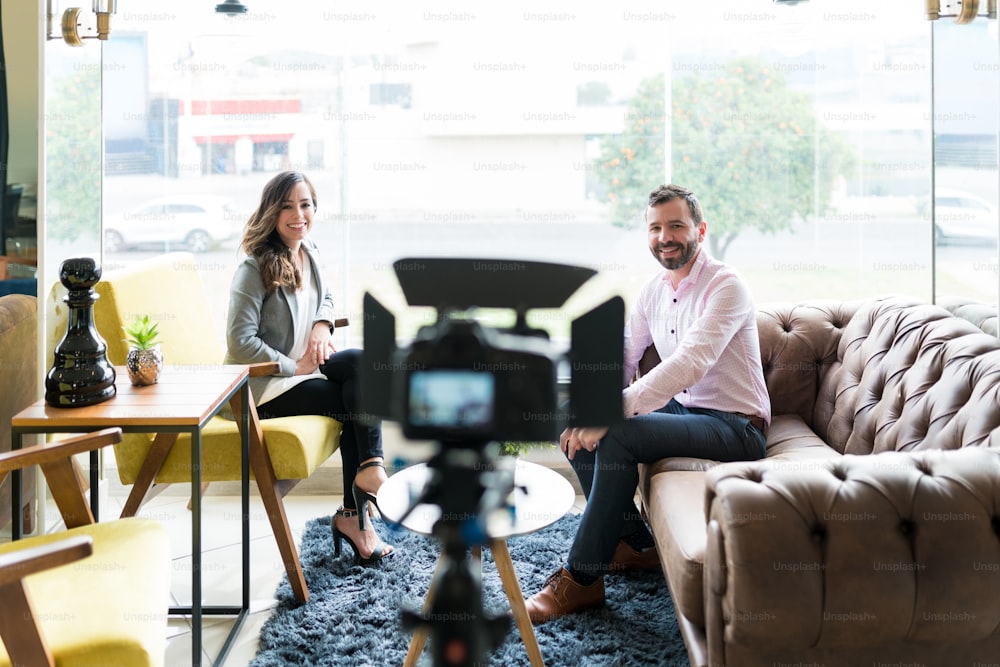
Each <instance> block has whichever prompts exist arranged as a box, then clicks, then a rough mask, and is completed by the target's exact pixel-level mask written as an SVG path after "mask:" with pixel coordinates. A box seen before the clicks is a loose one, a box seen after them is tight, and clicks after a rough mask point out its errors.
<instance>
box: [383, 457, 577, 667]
mask: <svg viewBox="0 0 1000 667" xmlns="http://www.w3.org/2000/svg"><path fill="white" fill-rule="evenodd" d="M428 474H429V470H428V468H427V464H425V463H420V464H417V465H413V466H409V467H407V468H403V469H402V470H400V471H399V472H396V473H394V474H393V475H392V476H391V477H389V479H388V480H387V481H386V482H385V483H384V484H383V485H382V487H381V488H379V491H378V505H379V510H380V511H381V512H382V516H383V518H385V519H386V520H387V521H392V522H395V523H398V522H399V520H400V519H402V520H403V521H402V525H403V526H404V527H406V528H407V529H409V530H412V531H413V532H415V533H419V534H421V535H430V534H431V533H432V530H433V528H434V524H435V523H436V522H437V520H438V519H439V518H440V517H441V508H440V507H438V506H436V505H429V504H420V505H417V506H416V507H414V508H413V509H412V510H411V511H410V513H409V514H406V512H407V510H409V509H410V505H411V504H412V503H413V502H414V499H415V498H417V497H419V495H420V492H421V491H422V490H423V488H424V486H425V485H426V483H427V480H428ZM575 499H576V493H575V492H574V490H573V486H572V485H571V484H570V483H569V482H568V481H567V480H566V479H565V478H564V477H563V476H562V475H560V474H559V473H557V472H555V471H554V470H551V469H549V468H546V467H545V466H542V465H538V464H537V463H531V462H529V461H522V460H521V459H517V462H516V464H515V469H514V493H513V496H512V501H513V502H512V504H513V511H512V512H510V513H507V512H501V513H498V516H496V517H491V518H490V519H489V521H488V532H489V535H490V543H489V548H490V550H491V551H492V552H493V560H494V562H495V563H496V567H497V573H498V574H499V575H500V581H501V582H503V588H504V592H505V593H506V594H507V600H508V601H509V602H510V609H511V613H512V614H513V616H514V622H515V623H516V624H517V629H518V630H519V631H520V633H521V639H522V641H523V642H524V646H525V649H526V650H527V653H528V659H529V660H530V661H531V664H532V665H533V666H534V667H542V665H544V663H543V661H542V652H541V650H540V649H539V648H538V641H537V639H536V638H535V630H534V628H533V627H532V625H531V620H530V619H529V618H528V612H527V610H526V609H525V607H524V596H523V595H522V594H521V586H520V584H519V583H518V581H517V575H516V574H515V572H514V563H513V562H512V561H511V559H510V551H508V550H507V538H508V537H511V536H513V535H527V534H529V533H533V532H535V531H538V530H541V529H542V528H545V527H546V526H548V525H551V524H552V523H555V522H556V521H557V520H558V519H560V518H561V517H562V516H563V515H564V514H566V512H568V511H569V509H570V508H571V507H572V506H573V502H574V501H575ZM404 515H406V516H405V517H404ZM438 565H439V566H440V561H438ZM435 574H436V573H435ZM433 583H434V580H433V579H432V580H431V588H430V590H429V591H427V598H426V599H425V600H424V613H425V614H426V613H428V612H429V611H430V608H431V602H432V600H433V597H434V586H433ZM427 635H428V633H427V630H426V629H418V630H417V631H415V632H414V633H413V639H412V640H411V642H410V648H409V652H408V653H407V655H406V660H405V661H404V662H403V664H404V665H407V666H410V665H416V664H417V659H418V658H419V657H420V653H421V651H423V648H424V643H425V642H426V641H427Z"/></svg>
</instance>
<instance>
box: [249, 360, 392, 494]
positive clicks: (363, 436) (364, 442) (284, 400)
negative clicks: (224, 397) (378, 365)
mask: <svg viewBox="0 0 1000 667" xmlns="http://www.w3.org/2000/svg"><path fill="white" fill-rule="evenodd" d="M360 364H361V350H358V349H351V350H342V351H340V352H337V353H335V354H332V355H330V358H329V359H327V360H326V363H324V364H323V365H322V366H320V371H322V373H323V375H325V376H326V379H325V380H321V379H319V378H316V379H314V380H306V381H305V382H302V383H299V384H297V385H295V386H294V387H292V388H291V389H289V390H288V391H286V392H285V393H283V394H281V395H280V396H277V397H275V398H274V399H272V400H270V401H268V402H266V403H262V404H261V405H258V406H257V414H258V415H260V417H261V419H267V418H270V417H293V416H296V415H323V416H325V417H333V418H334V419H336V420H337V421H339V422H342V423H343V424H344V430H343V432H342V433H341V434H340V457H341V460H342V461H343V465H344V507H347V508H351V509H353V508H354V506H355V502H354V496H353V494H352V493H351V489H352V487H353V486H354V476H355V474H357V472H358V466H359V465H360V464H361V462H362V461H366V460H368V459H370V458H372V457H375V456H382V426H381V424H380V423H374V424H363V423H361V422H359V421H358V368H359V367H360Z"/></svg>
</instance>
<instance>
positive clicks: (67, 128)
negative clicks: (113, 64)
mask: <svg viewBox="0 0 1000 667" xmlns="http://www.w3.org/2000/svg"><path fill="white" fill-rule="evenodd" d="M46 99H47V102H46V104H47V108H46V112H45V165H46V169H45V171H46V187H45V199H46V212H47V214H46V218H47V221H46V224H47V232H46V234H47V235H48V236H50V237H51V238H54V239H57V240H60V241H75V240H77V239H78V238H80V237H81V236H82V237H84V238H94V239H96V238H99V235H100V228H101V149H102V146H101V75H100V69H99V68H81V69H80V70H78V71H76V72H74V73H72V74H70V75H67V76H66V77H63V78H60V79H58V80H56V81H55V82H54V84H53V89H52V91H51V94H48V95H46Z"/></svg>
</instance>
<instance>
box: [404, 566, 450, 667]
mask: <svg viewBox="0 0 1000 667" xmlns="http://www.w3.org/2000/svg"><path fill="white" fill-rule="evenodd" d="M443 563H444V554H441V556H440V557H439V558H438V562H437V565H435V566H434V574H433V575H432V576H431V584H430V587H429V588H428V589H427V597H425V598H424V608H423V615H424V617H426V616H427V615H428V614H430V613H431V608H432V606H433V604H434V592H435V589H436V588H437V582H438V577H439V576H440V574H441V570H442V566H443ZM428 635H430V631H429V630H428V628H427V627H426V626H423V625H421V626H418V627H417V628H416V629H415V630H414V631H413V638H412V639H411V640H410V648H409V650H408V651H407V652H406V659H405V660H403V667H416V665H417V660H419V659H420V654H421V653H422V652H423V650H424V644H426V643H427V637H428Z"/></svg>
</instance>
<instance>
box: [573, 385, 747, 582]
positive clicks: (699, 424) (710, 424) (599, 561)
mask: <svg viewBox="0 0 1000 667" xmlns="http://www.w3.org/2000/svg"><path fill="white" fill-rule="evenodd" d="M764 446H765V437H764V434H763V433H761V432H760V431H759V430H757V429H756V428H755V427H754V426H752V425H751V424H750V420H749V419H747V418H746V417H741V416H739V415H735V414H731V413H728V412H722V411H719V410H708V409H702V408H686V407H684V406H683V405H681V404H680V403H678V402H677V401H674V400H671V401H670V403H668V404H667V405H666V406H665V407H663V408H661V409H660V410H658V411H656V412H652V413H649V414H645V415H640V416H638V417H633V418H631V419H627V420H625V421H624V422H622V423H620V424H617V425H615V426H612V427H611V428H610V429H609V430H608V433H607V435H605V436H604V438H602V439H601V442H600V443H599V444H598V446H597V449H596V450H594V451H593V452H588V451H586V450H580V451H578V452H577V453H576V454H575V455H574V457H573V459H572V461H570V463H571V464H572V466H573V470H574V471H575V472H576V476H577V478H578V479H579V480H580V486H581V487H582V488H583V493H584V495H585V496H586V497H587V507H586V509H585V510H584V512H583V517H582V518H581V520H580V527H579V529H578V530H577V533H576V538H575V539H574V540H573V546H572V547H571V548H570V552H569V562H568V564H569V567H570V568H571V569H572V570H575V571H577V572H580V573H585V574H590V575H594V576H597V575H602V574H604V573H605V572H607V570H608V565H610V563H611V559H612V557H613V556H614V553H615V548H616V547H617V546H618V540H619V539H621V538H622V537H624V536H625V535H630V534H632V533H634V532H635V531H637V530H645V524H644V523H643V521H642V517H641V516H640V514H639V510H638V508H637V507H636V506H635V501H634V497H635V489H636V486H637V485H638V483H639V468H638V464H640V463H653V462H654V461H658V460H659V459H662V458H665V457H668V456H691V457H696V458H701V459H710V460H715V461H741V460H747V461H751V460H754V459H759V458H762V457H763V456H764Z"/></svg>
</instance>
